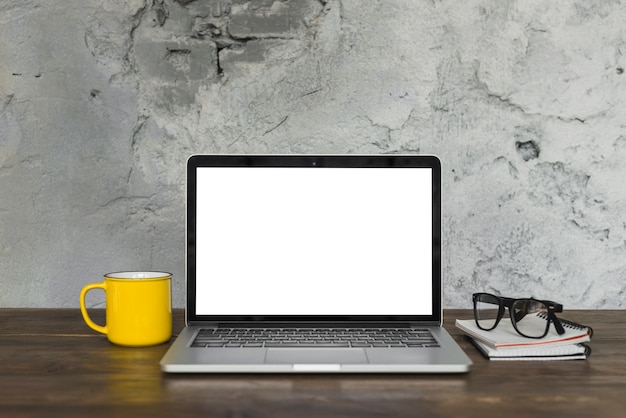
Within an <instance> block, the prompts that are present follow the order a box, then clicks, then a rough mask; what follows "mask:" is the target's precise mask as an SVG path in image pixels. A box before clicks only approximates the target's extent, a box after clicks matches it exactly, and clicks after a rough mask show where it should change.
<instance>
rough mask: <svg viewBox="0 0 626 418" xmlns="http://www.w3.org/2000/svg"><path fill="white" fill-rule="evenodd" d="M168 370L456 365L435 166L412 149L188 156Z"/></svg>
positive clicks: (439, 368)
mask: <svg viewBox="0 0 626 418" xmlns="http://www.w3.org/2000/svg"><path fill="white" fill-rule="evenodd" d="M187 170H188V171H187V180H188V183H187V236H186V239H187V254H186V262H187V277H186V279H187V307H186V322H187V326H186V327H185V328H184V329H183V331H182V332H181V333H180V334H179V335H178V337H177V338H176V341H175V342H174V343H173V344H172V346H171V347H170V348H169V350H168V352H167V353H166V354H165V356H164V357H163V359H162V360H161V368H162V370H163V371H165V372H172V373H191V372H205V373H256V372H261V373H264V372H267V373H289V372H296V373H303V372H315V373H324V372H333V373H341V372H347V373H355V372H364V373H370V372H371V373H374V372H381V373H446V372H447V373H462V372H467V371H468V370H469V368H470V365H471V360H470V359H469V358H468V357H467V356H466V355H465V353H464V352H463V351H462V350H461V348H460V347H459V346H458V345H457V344H456V342H455V341H454V340H453V339H452V338H451V337H450V335H449V334H448V333H447V332H446V330H445V329H444V328H443V327H442V306H441V292H442V285H441V167H440V162H439V160H438V159H437V157H434V156H415V155H196V156H192V157H191V158H190V159H189V160H188V163H187Z"/></svg>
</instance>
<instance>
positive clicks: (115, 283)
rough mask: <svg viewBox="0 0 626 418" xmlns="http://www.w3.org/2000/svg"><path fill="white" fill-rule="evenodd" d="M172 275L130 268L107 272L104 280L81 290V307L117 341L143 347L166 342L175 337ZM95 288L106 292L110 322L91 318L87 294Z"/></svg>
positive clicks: (96, 327)
mask: <svg viewBox="0 0 626 418" xmlns="http://www.w3.org/2000/svg"><path fill="white" fill-rule="evenodd" d="M171 279H172V275H171V274H170V273H162V272H153V271H127V272H119V273H109V274H105V275H104V282H102V283H92V284H88V285H87V286H85V287H84V288H83V290H82V291H81V292H80V311H81V313H82V314H83V319H84V320H85V322H86V323H87V325H88V326H89V327H90V328H92V329H93V330H95V331H98V332H101V333H103V334H105V335H106V336H107V338H108V340H109V341H110V342H112V343H114V344H118V345H123V346H128V347H141V346H148V345H157V344H162V343H164V342H166V341H169V339H170V338H171V337H172V296H171V294H172V293H171V292H172V290H171V289H172V280H171ZM92 289H102V290H104V291H105V293H106V325H104V326H101V325H98V324H96V323H95V322H93V321H92V320H91V318H90V317H89V314H88V313H87V307H86V306H85V295H86V294H87V292H88V291H90V290H92Z"/></svg>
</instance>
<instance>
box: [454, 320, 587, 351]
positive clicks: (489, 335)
mask: <svg viewBox="0 0 626 418" xmlns="http://www.w3.org/2000/svg"><path fill="white" fill-rule="evenodd" d="M537 319H538V321H539V320H541V321H544V322H543V323H544V325H543V326H545V319H541V318H537ZM559 320H560V321H561V323H562V324H563V327H564V329H565V333H564V334H563V335H559V334H557V332H556V331H555V330H554V327H553V326H550V331H549V332H548V335H546V336H545V337H543V338H537V339H534V338H526V337H523V336H521V335H520V334H518V333H517V331H515V329H514V328H513V324H511V321H509V320H508V318H503V319H502V321H500V323H499V324H498V326H497V327H496V328H495V329H493V330H491V331H484V330H482V329H480V328H478V327H477V326H476V323H475V322H474V320H473V319H468V320H458V319H457V320H456V327H457V328H459V329H460V330H461V331H463V332H464V333H465V334H467V335H468V336H470V337H472V338H473V339H475V340H477V341H479V342H481V343H483V344H484V345H485V346H487V347H490V348H492V349H496V350H502V349H514V348H524V347H525V348H529V347H535V348H538V347H556V346H565V345H570V344H578V343H584V342H587V341H590V340H591V336H592V335H593V330H592V329H591V327H588V326H585V325H581V324H578V323H576V322H572V321H567V320H564V319H561V318H559Z"/></svg>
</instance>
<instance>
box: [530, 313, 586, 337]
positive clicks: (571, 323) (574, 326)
mask: <svg viewBox="0 0 626 418" xmlns="http://www.w3.org/2000/svg"><path fill="white" fill-rule="evenodd" d="M537 316H538V317H539V318H541V319H546V320H547V319H548V314H547V313H545V312H540V313H538V314H537ZM559 322H561V324H562V325H563V327H565V328H571V329H577V330H583V329H585V328H586V329H587V333H588V334H589V337H590V338H591V337H592V336H593V328H591V327H590V326H587V325H582V324H579V323H578V322H574V321H569V320H567V319H562V318H559Z"/></svg>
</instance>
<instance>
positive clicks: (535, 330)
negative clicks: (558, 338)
mask: <svg viewBox="0 0 626 418" xmlns="http://www.w3.org/2000/svg"><path fill="white" fill-rule="evenodd" d="M472 300H473V301H474V320H475V321H476V325H477V326H478V328H480V329H482V330H485V331H491V330H492V329H494V328H495V327H497V326H498V323H499V322H500V320H501V319H502V316H503V315H504V308H509V317H510V318H511V322H512V323H513V328H515V330H516V331H517V332H518V333H519V334H520V335H522V336H524V337H528V338H542V337H545V336H546V335H548V330H549V329H550V323H551V322H552V323H553V324H554V328H555V329H556V332H557V333H558V334H559V335H562V334H564V333H565V330H564V329H563V325H562V324H561V321H559V318H557V317H556V315H555V313H556V312H563V305H561V304H558V303H555V302H552V301H549V300H537V299H533V298H528V299H513V298H505V297H500V296H496V295H492V294H489V293H474V294H473V295H472Z"/></svg>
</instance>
